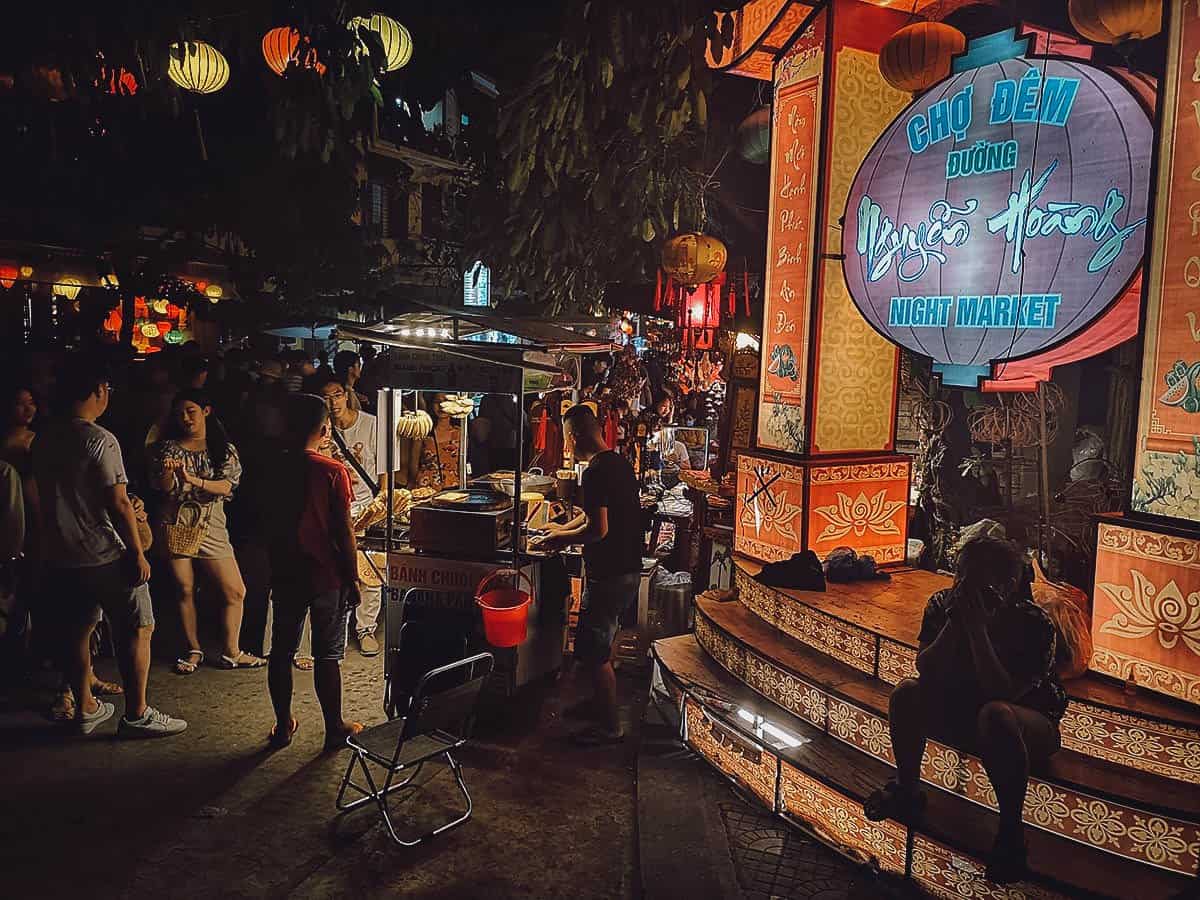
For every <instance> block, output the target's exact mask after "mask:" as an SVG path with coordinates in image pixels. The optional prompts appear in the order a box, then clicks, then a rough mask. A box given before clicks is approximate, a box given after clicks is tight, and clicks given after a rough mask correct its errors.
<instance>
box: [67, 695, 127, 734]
mask: <svg viewBox="0 0 1200 900" xmlns="http://www.w3.org/2000/svg"><path fill="white" fill-rule="evenodd" d="M116 711H117V708H116V707H115V706H113V705H112V704H111V703H108V702H107V701H104V700H99V699H98V700H96V711H95V712H91V713H89V712H84V711H83V710H80V711H79V717H78V718H77V719H76V720H75V721H76V722H78V723H79V733H80V734H91V733H92V732H93V731H95V730H96V726H98V725H100V724H101V723H102V722H107V721H108V720H109V719H111V718H112V717H113V713H114V712H116Z"/></svg>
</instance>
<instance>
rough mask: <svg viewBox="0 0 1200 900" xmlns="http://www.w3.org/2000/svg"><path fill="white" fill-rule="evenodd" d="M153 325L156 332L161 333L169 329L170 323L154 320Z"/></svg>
mask: <svg viewBox="0 0 1200 900" xmlns="http://www.w3.org/2000/svg"><path fill="white" fill-rule="evenodd" d="M154 327H155V328H156V329H157V330H158V333H159V334H160V335H163V334H166V333H167V332H168V331H170V330H171V323H170V322H156V323H155V325H154Z"/></svg>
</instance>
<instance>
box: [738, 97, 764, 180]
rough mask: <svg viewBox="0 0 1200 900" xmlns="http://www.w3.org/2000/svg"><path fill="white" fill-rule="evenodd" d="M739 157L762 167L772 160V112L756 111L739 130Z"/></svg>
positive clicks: (747, 117) (743, 121)
mask: <svg viewBox="0 0 1200 900" xmlns="http://www.w3.org/2000/svg"><path fill="white" fill-rule="evenodd" d="M737 151H738V156H740V157H741V158H742V159H744V160H745V161H746V162H748V163H753V164H754V165H756V166H760V165H762V164H763V163H765V162H767V161H769V160H770V158H771V110H770V109H769V108H767V107H765V106H764V107H763V108H762V109H756V110H755V111H754V112H752V113H750V115H748V116H746V118H744V119H742V124H741V125H739V126H738V129H737Z"/></svg>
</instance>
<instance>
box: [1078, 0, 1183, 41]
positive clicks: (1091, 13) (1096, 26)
mask: <svg viewBox="0 0 1200 900" xmlns="http://www.w3.org/2000/svg"><path fill="white" fill-rule="evenodd" d="M1180 8H1181V9H1182V6H1181V7H1180ZM1067 15H1068V16H1070V17H1071V24H1072V25H1073V26H1075V30H1076V31H1078V32H1079V33H1080V34H1081V35H1083V36H1084V37H1085V38H1087V39H1088V40H1089V41H1093V42H1095V43H1097V44H1124V43H1126V42H1128V41H1143V40H1145V39H1146V38H1149V37H1154V35H1156V34H1158V33H1159V32H1160V31H1162V17H1163V16H1162V0H1070V2H1069V3H1068V4H1067Z"/></svg>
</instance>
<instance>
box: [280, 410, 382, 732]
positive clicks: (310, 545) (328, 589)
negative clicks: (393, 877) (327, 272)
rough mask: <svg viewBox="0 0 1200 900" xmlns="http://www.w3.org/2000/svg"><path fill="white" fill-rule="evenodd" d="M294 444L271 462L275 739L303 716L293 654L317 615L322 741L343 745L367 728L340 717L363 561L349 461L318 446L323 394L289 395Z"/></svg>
mask: <svg viewBox="0 0 1200 900" xmlns="http://www.w3.org/2000/svg"><path fill="white" fill-rule="evenodd" d="M287 419H288V432H289V438H290V444H291V449H289V450H288V451H287V452H286V453H284V454H283V457H282V459H280V460H279V464H278V465H277V466H275V467H274V471H273V476H272V478H273V483H272V490H270V491H269V492H268V496H271V497H272V498H274V500H275V501H276V503H277V504H278V505H277V506H275V507H274V510H273V513H272V516H271V521H272V522H273V523H274V527H273V529H272V533H271V536H270V547H269V553H270V555H271V573H272V574H271V603H272V606H273V608H274V612H275V621H274V626H273V628H272V631H271V659H270V664H269V667H268V679H267V680H268V685H269V687H270V691H271V703H272V704H273V705H274V707H275V727H274V728H273V729H272V730H271V735H270V739H269V740H270V744H271V746H273V747H286V746H287V745H288V744H290V743H291V740H292V735H294V734H295V733H296V729H297V728H298V727H299V723H298V722H297V721H296V720H295V719H294V718H292V657H293V656H294V655H295V653H296V649H297V648H298V647H299V646H300V635H301V632H302V630H303V628H304V617H305V615H311V618H312V655H313V660H314V665H313V681H314V684H315V686H316V690H317V699H318V700H319V701H320V703H321V712H322V713H323V715H324V717H325V749H326V750H338V749H340V748H342V747H344V746H345V743H346V738H347V736H349V735H351V734H357V733H358V732H359V731H362V727H363V726H362V725H361V724H360V723H358V722H347V721H346V720H345V719H343V718H342V672H341V660H342V659H343V658H344V657H345V655H346V629H347V625H348V622H349V618H350V613H351V611H352V610H353V609H354V607H356V606H357V605H358V602H359V593H358V565H357V559H356V553H357V551H356V548H355V543H354V528H353V525H352V524H351V521H350V498H351V490H350V476H349V474H348V473H347V472H346V467H345V466H343V465H342V464H341V463H340V462H337V461H336V460H333V459H329V458H328V457H325V456H322V455H321V454H320V453H318V452H317V450H318V448H319V447H320V446H321V445H322V444H323V443H324V442H325V441H327V440H328V439H329V428H330V424H329V412H328V410H327V408H326V406H325V401H324V400H322V399H321V398H320V397H316V396H313V395H311V394H298V395H295V396H293V397H290V398H289V399H288V405H287Z"/></svg>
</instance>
